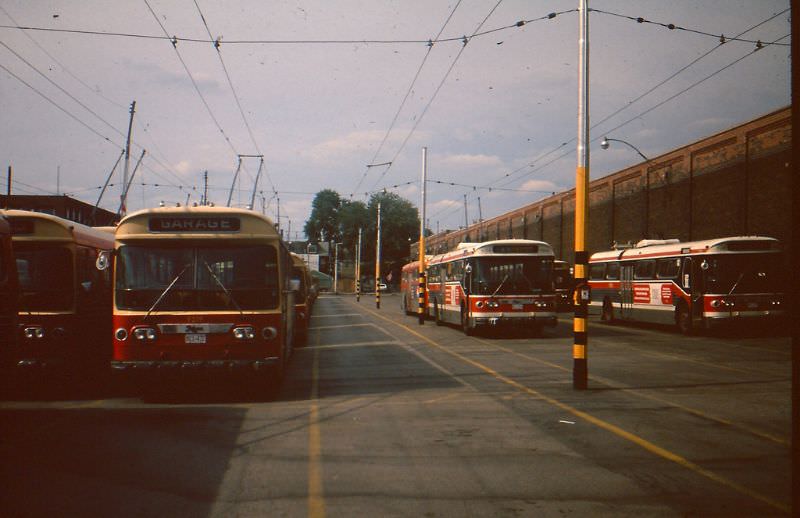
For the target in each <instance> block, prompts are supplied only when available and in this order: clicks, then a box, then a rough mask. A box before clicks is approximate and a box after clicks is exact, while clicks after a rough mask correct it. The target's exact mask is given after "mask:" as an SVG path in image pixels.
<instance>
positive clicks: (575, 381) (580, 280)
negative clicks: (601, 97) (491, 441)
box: [572, 0, 589, 390]
mask: <svg viewBox="0 0 800 518" xmlns="http://www.w3.org/2000/svg"><path fill="white" fill-rule="evenodd" d="M579 4H580V5H579V8H578V17H579V30H578V33H579V36H578V49H579V50H578V54H579V57H578V63H579V64H578V150H577V151H578V165H577V167H576V169H575V292H574V295H573V296H574V297H575V300H574V302H575V319H574V321H573V333H574V340H573V346H572V388H574V389H576V390H586V389H587V388H588V378H589V367H588V362H587V349H588V345H589V336H588V332H587V320H588V319H587V316H588V308H589V304H588V303H589V286H588V284H587V282H586V279H587V275H586V273H587V272H586V270H587V269H588V263H589V256H588V253H587V252H586V230H587V229H588V219H589V218H588V214H587V213H588V208H589V203H588V202H589V196H588V191H589V189H588V186H589V9H588V7H589V6H588V0H579Z"/></svg>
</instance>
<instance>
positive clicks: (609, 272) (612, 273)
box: [606, 262, 619, 281]
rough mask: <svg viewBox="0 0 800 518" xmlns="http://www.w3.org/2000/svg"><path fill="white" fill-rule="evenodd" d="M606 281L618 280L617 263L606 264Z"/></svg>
mask: <svg viewBox="0 0 800 518" xmlns="http://www.w3.org/2000/svg"><path fill="white" fill-rule="evenodd" d="M606 279H608V280H610V281H616V280H619V263H617V262H614V263H608V268H607V269H606Z"/></svg>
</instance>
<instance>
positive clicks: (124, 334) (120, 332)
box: [114, 327, 128, 342]
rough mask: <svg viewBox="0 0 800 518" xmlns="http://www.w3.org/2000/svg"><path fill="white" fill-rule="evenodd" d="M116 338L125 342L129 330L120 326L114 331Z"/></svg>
mask: <svg viewBox="0 0 800 518" xmlns="http://www.w3.org/2000/svg"><path fill="white" fill-rule="evenodd" d="M114 338H116V339H117V340H119V341H120V342H124V341H125V340H127V339H128V332H127V331H125V328H124V327H120V328H119V329H117V330H116V331H114Z"/></svg>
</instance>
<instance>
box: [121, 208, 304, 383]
mask: <svg viewBox="0 0 800 518" xmlns="http://www.w3.org/2000/svg"><path fill="white" fill-rule="evenodd" d="M115 236H116V243H115V251H114V256H115V261H114V317H113V344H114V349H113V360H112V362H111V366H112V368H113V369H114V370H115V371H130V370H143V371H152V370H154V369H159V370H163V371H171V370H176V369H180V370H190V371H193V370H197V369H203V371H204V372H209V373H210V372H212V371H232V370H246V371H253V372H255V373H256V374H258V378H257V379H258V380H259V381H261V382H264V384H265V385H266V387H268V388H269V389H271V390H277V388H278V387H279V385H280V382H281V380H282V378H283V374H284V370H285V367H286V364H287V362H288V360H289V357H290V355H291V353H292V338H293V328H294V292H293V291H292V288H295V289H296V287H297V286H296V282H290V278H291V275H292V258H291V255H290V253H289V251H288V249H287V248H286V246H285V244H284V243H283V242H282V241H281V239H280V236H279V235H278V233H277V231H276V229H275V226H274V225H273V224H272V221H270V220H269V219H268V218H266V217H264V216H262V215H260V214H258V213H256V212H253V211H249V210H242V209H233V208H226V207H209V206H201V207H171V208H159V209H147V210H142V211H139V212H136V213H133V214H131V215H129V216H127V217H126V218H124V219H123V220H122V221H120V223H119V225H118V226H117V229H116V234H115Z"/></svg>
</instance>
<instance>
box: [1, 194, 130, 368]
mask: <svg viewBox="0 0 800 518" xmlns="http://www.w3.org/2000/svg"><path fill="white" fill-rule="evenodd" d="M5 216H6V218H7V219H8V221H9V223H10V226H11V234H12V246H13V249H14V257H15V259H16V261H15V262H16V264H15V266H16V270H17V282H18V284H19V302H18V316H17V329H18V330H19V331H18V333H19V334H18V336H17V343H16V345H15V346H14V347H12V350H13V353H12V355H11V356H12V361H13V362H14V364H16V366H17V367H20V368H26V367H29V368H37V369H38V368H42V367H65V368H67V369H68V370H70V371H73V372H74V371H81V370H83V369H91V370H92V371H94V372H96V371H97V370H98V369H101V370H102V372H105V371H107V369H108V362H109V359H110V357H111V343H110V341H109V339H108V336H109V330H110V329H111V282H110V281H111V279H110V276H109V275H108V273H106V272H102V271H100V270H98V269H97V268H96V266H95V264H96V261H97V259H98V257H100V256H101V255H102V254H103V253H107V252H110V251H111V250H112V249H113V247H114V236H113V235H112V234H110V233H108V232H103V231H100V230H96V229H94V228H92V227H87V226H84V225H81V224H79V223H75V222H73V221H69V220H66V219H62V218H59V217H56V216H52V215H49V214H43V213H38V212H28V211H22V210H8V211H6V212H5Z"/></svg>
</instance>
